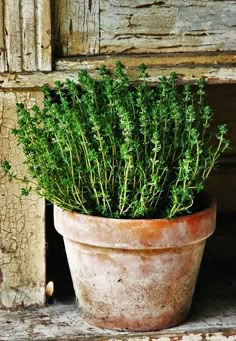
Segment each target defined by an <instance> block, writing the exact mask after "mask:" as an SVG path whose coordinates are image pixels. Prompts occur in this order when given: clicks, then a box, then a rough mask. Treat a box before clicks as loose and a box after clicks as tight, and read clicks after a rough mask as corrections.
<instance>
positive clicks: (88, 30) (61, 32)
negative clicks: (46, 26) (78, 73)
mask: <svg viewBox="0 0 236 341" xmlns="http://www.w3.org/2000/svg"><path fill="white" fill-rule="evenodd" d="M53 20H54V21H53V26H54V33H55V54H56V55H57V56H61V57H62V56H74V55H84V54H86V55H89V54H97V53H98V52H99V0H54V1H53Z"/></svg>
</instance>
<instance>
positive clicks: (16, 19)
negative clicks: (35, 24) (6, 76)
mask: <svg viewBox="0 0 236 341" xmlns="http://www.w3.org/2000/svg"><path fill="white" fill-rule="evenodd" d="M3 3H4V26H5V27H4V30H5V36H4V38H5V48H6V59H7V60H6V64H7V69H8V70H9V71H13V72H20V71H21V70H22V40H21V28H22V27H21V19H20V18H21V6H20V2H19V1H17V0H16V1H14V0H10V1H8V2H7V3H6V2H5V1H4V2H3Z"/></svg>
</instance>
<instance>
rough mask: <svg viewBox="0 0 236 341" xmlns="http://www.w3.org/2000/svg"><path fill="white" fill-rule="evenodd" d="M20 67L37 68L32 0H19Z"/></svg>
mask: <svg viewBox="0 0 236 341" xmlns="http://www.w3.org/2000/svg"><path fill="white" fill-rule="evenodd" d="M20 8H21V21H22V23H21V25H22V27H21V36H22V69H23V70H24V71H31V70H37V68H38V66H37V56H36V53H37V47H36V32H35V29H36V22H35V19H36V18H35V4H34V0H21V3H20Z"/></svg>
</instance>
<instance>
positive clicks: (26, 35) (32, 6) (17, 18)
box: [0, 0, 52, 72]
mask: <svg viewBox="0 0 236 341" xmlns="http://www.w3.org/2000/svg"><path fill="white" fill-rule="evenodd" d="M0 27H1V28H0V53H1V55H0V62H1V66H0V70H1V71H2V72H4V71H9V72H21V71H37V70H42V71H49V70H51V69H52V62H51V17H50V3H49V2H48V1H47V0H38V1H35V0H9V1H5V2H4V1H3V0H1V1H0Z"/></svg>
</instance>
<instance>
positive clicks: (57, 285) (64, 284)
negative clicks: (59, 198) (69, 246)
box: [46, 203, 75, 304]
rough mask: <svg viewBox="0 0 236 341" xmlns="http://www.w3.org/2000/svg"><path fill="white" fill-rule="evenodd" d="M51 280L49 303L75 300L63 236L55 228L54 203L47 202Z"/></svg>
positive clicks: (48, 267) (48, 253)
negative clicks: (51, 290) (51, 292)
mask: <svg viewBox="0 0 236 341" xmlns="http://www.w3.org/2000/svg"><path fill="white" fill-rule="evenodd" d="M49 281H53V283H54V294H53V296H52V297H51V298H48V303H49V304H51V303H54V302H68V303H69V302H71V301H74V300H75V293H74V288H73V284H72V279H71V275H70V270H69V265H68V261H67V257H66V251H65V246H64V241H63V237H62V236H61V235H60V234H59V233H58V232H57V231H56V230H55V228H54V222H53V205H52V204H49V203H46V282H47V283H48V282H49Z"/></svg>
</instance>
